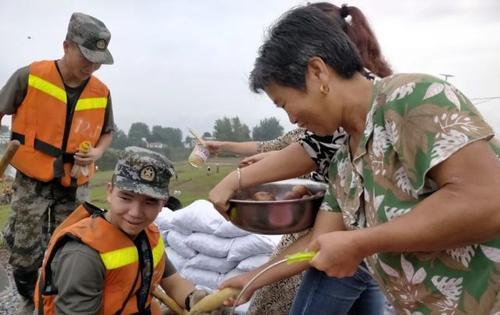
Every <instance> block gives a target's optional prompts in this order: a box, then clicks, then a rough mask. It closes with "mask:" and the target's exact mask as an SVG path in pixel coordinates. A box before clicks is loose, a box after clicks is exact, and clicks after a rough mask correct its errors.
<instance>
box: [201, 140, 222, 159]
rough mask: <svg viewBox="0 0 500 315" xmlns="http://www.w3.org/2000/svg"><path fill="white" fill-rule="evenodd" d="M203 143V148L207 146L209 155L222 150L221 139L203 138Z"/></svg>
mask: <svg viewBox="0 0 500 315" xmlns="http://www.w3.org/2000/svg"><path fill="white" fill-rule="evenodd" d="M203 145H204V146H205V148H207V150H208V152H210V155H215V154H217V153H219V152H221V151H223V150H222V145H223V142H222V141H215V140H205V141H204V142H203Z"/></svg>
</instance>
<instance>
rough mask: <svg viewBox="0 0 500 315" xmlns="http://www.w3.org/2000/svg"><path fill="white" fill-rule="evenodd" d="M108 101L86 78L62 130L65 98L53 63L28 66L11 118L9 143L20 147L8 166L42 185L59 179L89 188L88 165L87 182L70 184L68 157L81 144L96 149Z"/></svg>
mask: <svg viewBox="0 0 500 315" xmlns="http://www.w3.org/2000/svg"><path fill="white" fill-rule="evenodd" d="M108 95H109V90H108V88H107V87H106V85H104V83H102V82H101V81H99V79H97V78H96V77H94V76H91V77H90V79H89V81H88V83H87V85H86V86H85V88H84V89H83V91H82V93H81V95H80V97H79V99H78V101H77V103H76V106H75V109H74V113H73V117H72V120H71V124H70V125H69V126H70V127H69V129H70V130H65V129H66V111H67V105H66V104H67V97H66V90H65V88H64V83H63V81H62V78H61V75H60V74H59V71H58V70H57V67H56V64H55V62H54V61H38V62H34V63H32V64H31V65H30V71H29V79H28V89H27V93H26V96H25V98H24V100H23V102H22V103H21V105H20V106H19V108H18V109H17V112H16V113H15V114H14V115H13V118H12V138H13V139H17V140H19V141H20V142H21V146H20V148H19V150H18V151H17V153H16V154H15V155H14V158H13V159H12V162H11V163H12V165H13V166H14V167H15V168H16V169H18V170H19V171H20V172H21V173H23V174H25V175H27V176H29V177H32V178H35V179H37V180H40V181H43V182H48V181H50V180H52V179H54V178H59V177H60V178H61V184H62V185H63V186H66V187H67V186H70V185H82V184H84V183H86V182H88V180H89V177H90V176H92V174H93V170H94V165H93V164H92V165H89V171H90V172H89V174H88V176H83V175H80V176H78V178H76V179H73V181H72V180H71V177H70V173H71V168H72V167H73V162H74V160H73V154H74V153H75V152H77V151H78V146H79V145H80V143H82V142H83V141H90V143H91V144H92V146H95V145H96V143H97V141H98V140H99V138H100V136H101V130H102V128H103V125H104V117H105V113H106V106H107V105H108ZM65 133H67V139H66V141H65Z"/></svg>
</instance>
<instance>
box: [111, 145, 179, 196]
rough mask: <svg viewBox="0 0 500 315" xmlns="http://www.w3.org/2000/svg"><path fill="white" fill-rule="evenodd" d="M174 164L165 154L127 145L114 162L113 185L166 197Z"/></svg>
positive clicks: (149, 194) (144, 193) (143, 193)
mask: <svg viewBox="0 0 500 315" xmlns="http://www.w3.org/2000/svg"><path fill="white" fill-rule="evenodd" d="M174 172H175V171H174V166H173V164H172V162H170V160H169V159H167V158H166V157H165V156H163V155H161V154H159V153H157V152H154V151H151V150H147V149H144V148H139V147H127V148H125V152H124V153H123V155H122V156H121V157H120V159H119V160H118V162H117V163H116V167H115V171H114V173H113V185H114V186H115V187H117V188H119V189H122V190H126V191H131V192H135V193H138V194H142V195H147V196H150V197H153V198H157V199H167V198H168V196H169V193H168V184H169V181H170V177H172V175H173V174H174Z"/></svg>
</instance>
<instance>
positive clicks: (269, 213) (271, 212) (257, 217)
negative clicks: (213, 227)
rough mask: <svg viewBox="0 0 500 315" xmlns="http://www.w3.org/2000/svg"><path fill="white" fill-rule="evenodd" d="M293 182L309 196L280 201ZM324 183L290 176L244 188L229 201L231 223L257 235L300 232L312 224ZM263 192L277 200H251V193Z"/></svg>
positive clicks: (324, 187)
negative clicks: (287, 178) (272, 195)
mask: <svg viewBox="0 0 500 315" xmlns="http://www.w3.org/2000/svg"><path fill="white" fill-rule="evenodd" d="M295 185H304V186H306V187H307V188H308V189H309V190H310V191H311V192H312V194H313V195H312V196H310V197H306V198H301V199H290V200H280V199H282V198H283V195H284V194H285V193H286V192H289V191H291V190H292V188H293V186H295ZM326 189H327V185H326V184H323V183H318V182H314V181H311V180H306V179H290V180H284V181H278V182H272V183H267V184H263V185H260V186H255V187H252V188H248V189H245V190H243V191H241V192H239V193H238V194H236V195H235V196H234V198H233V199H230V200H229V205H230V207H229V218H230V220H231V222H232V223H233V224H234V225H236V226H238V227H240V228H242V229H244V230H247V231H250V232H255V233H260V234H288V233H295V232H299V231H303V230H305V229H308V228H310V227H311V226H312V225H313V224H314V220H315V218H316V214H317V212H318V210H319V207H320V205H321V202H322V201H323V197H324V195H325V191H326ZM258 191H266V192H270V193H272V194H274V195H275V196H276V199H277V200H273V201H257V200H252V196H253V194H254V193H256V192H258Z"/></svg>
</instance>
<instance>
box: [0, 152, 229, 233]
mask: <svg viewBox="0 0 500 315" xmlns="http://www.w3.org/2000/svg"><path fill="white" fill-rule="evenodd" d="M208 162H209V163H207V165H209V166H210V168H211V172H210V176H209V175H207V168H206V167H205V168H200V169H198V168H194V167H192V166H190V165H189V164H188V163H187V161H181V162H176V163H175V169H176V171H177V174H178V177H177V179H174V178H172V180H171V181H170V193H171V194H173V195H174V196H175V197H177V198H178V199H179V200H180V201H181V202H182V204H183V206H187V205H188V204H190V203H191V202H193V201H194V200H197V199H207V195H208V192H209V191H210V189H211V188H212V187H213V186H214V185H215V184H217V183H218V182H219V181H220V180H221V179H222V178H223V177H224V176H226V174H228V173H229V172H231V171H232V170H234V169H235V168H236V165H237V163H238V159H236V158H221V159H210V160H209V161H208ZM217 164H219V173H217V172H216V168H217V167H216V165H217ZM111 173H112V172H111V171H107V172H98V173H96V175H95V176H94V177H93V178H92V181H91V183H90V184H91V192H90V196H91V200H92V202H93V203H94V204H96V205H98V206H100V207H104V208H105V207H106V192H105V187H106V184H107V183H108V181H109V180H110V179H111ZM174 192H177V194H174ZM9 213H10V206H9V205H5V206H2V207H0V228H3V226H4V224H5V222H6V221H7V218H8V216H9Z"/></svg>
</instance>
